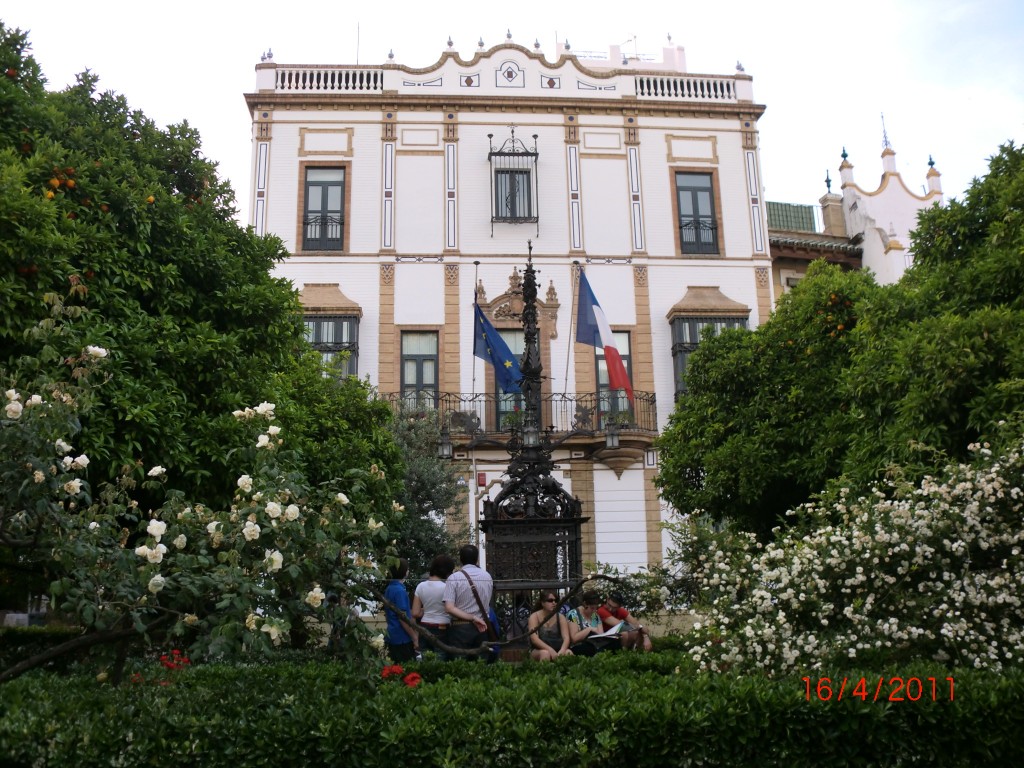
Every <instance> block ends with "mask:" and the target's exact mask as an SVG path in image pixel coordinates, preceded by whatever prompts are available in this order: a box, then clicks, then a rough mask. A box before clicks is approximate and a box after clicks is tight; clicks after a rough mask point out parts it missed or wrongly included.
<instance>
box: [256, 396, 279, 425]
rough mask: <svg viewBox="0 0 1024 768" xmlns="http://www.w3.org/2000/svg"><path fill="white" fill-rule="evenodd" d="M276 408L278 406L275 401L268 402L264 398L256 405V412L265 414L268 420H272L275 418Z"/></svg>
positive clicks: (261, 414)
mask: <svg viewBox="0 0 1024 768" xmlns="http://www.w3.org/2000/svg"><path fill="white" fill-rule="evenodd" d="M274 408H276V406H275V405H274V404H273V403H268V402H266V401H265V400H264V401H263V402H262V403H260V404H259V405H257V406H256V413H258V414H259V415H260V416H265V417H266V418H267V420H268V421H272V420H273V419H274Z"/></svg>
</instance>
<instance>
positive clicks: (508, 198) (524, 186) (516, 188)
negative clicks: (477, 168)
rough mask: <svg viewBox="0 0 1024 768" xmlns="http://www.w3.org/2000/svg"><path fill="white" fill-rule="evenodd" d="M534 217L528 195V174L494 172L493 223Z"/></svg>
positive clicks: (531, 202) (509, 171)
mask: <svg viewBox="0 0 1024 768" xmlns="http://www.w3.org/2000/svg"><path fill="white" fill-rule="evenodd" d="M535 217H536V214H535V213H534V211H533V196H532V195H531V194H530V172H529V171H513V170H497V171H495V172H494V219H495V221H524V220H531V219H533V218H535Z"/></svg>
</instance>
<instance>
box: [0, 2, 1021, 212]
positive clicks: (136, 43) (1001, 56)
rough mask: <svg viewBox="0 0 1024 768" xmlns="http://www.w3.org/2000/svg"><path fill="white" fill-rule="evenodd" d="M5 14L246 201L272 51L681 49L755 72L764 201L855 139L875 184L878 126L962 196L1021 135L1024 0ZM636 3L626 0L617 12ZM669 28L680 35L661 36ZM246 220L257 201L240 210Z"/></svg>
mask: <svg viewBox="0 0 1024 768" xmlns="http://www.w3.org/2000/svg"><path fill="white" fill-rule="evenodd" d="M8 5H9V7H8V8H7V9H5V10H0V19H2V20H3V22H4V23H5V24H6V25H7V26H9V27H19V28H21V29H23V30H28V31H29V33H30V36H29V39H30V41H31V43H32V54H33V55H34V56H35V58H36V60H37V61H38V62H39V64H40V66H41V67H42V70H43V73H44V75H45V76H46V78H47V80H48V83H49V87H50V88H51V89H54V90H59V89H61V88H63V87H64V86H66V85H67V84H69V83H72V82H74V78H75V75H76V73H79V72H82V71H83V70H85V69H89V70H91V71H92V72H94V73H95V74H96V75H98V76H99V78H100V80H99V86H98V87H99V88H100V89H101V90H112V91H116V92H118V93H121V94H123V95H124V96H125V97H126V98H127V100H128V103H129V104H130V105H131V106H132V107H133V108H137V109H141V110H142V111H143V112H144V113H145V114H146V115H147V116H148V117H150V118H151V119H153V120H154V121H155V122H156V123H157V124H159V125H161V126H166V125H169V124H173V123H179V122H182V121H188V122H189V124H191V125H192V126H193V127H195V128H197V129H198V130H199V132H200V135H201V136H202V140H203V153H204V154H205V155H206V157H208V158H209V159H211V160H214V161H216V162H217V163H218V164H219V168H220V173H221V176H222V177H226V178H228V179H229V180H230V181H231V183H232V186H233V187H234V188H235V191H236V194H237V196H238V203H239V208H240V210H241V211H243V212H247V210H248V202H249V201H248V186H249V175H250V158H251V139H250V136H251V120H250V116H249V112H248V109H247V107H246V105H245V100H244V97H243V94H244V93H246V92H251V91H253V90H254V89H255V82H256V75H255V69H254V68H255V66H256V64H258V63H259V61H260V56H261V54H263V53H264V52H265V51H267V50H268V49H272V50H273V54H274V60H275V61H276V62H277V63H278V64H355V63H359V64H376V63H384V62H385V61H386V60H387V56H388V53H389V51H394V54H395V62H396V63H398V64H404V65H407V66H410V67H417V68H422V67H428V66H430V65H432V64H433V63H435V62H436V61H437V60H438V58H439V57H440V55H441V53H442V52H443V51H444V50H445V49H446V46H447V41H448V39H449V37H451V39H452V40H453V41H454V44H455V45H454V47H455V50H457V51H458V52H459V53H460V54H461V55H462V56H463V58H466V59H468V58H470V57H472V55H473V54H474V53H475V52H476V50H477V41H478V40H480V39H483V41H484V44H485V46H486V47H487V48H490V47H491V46H493V45H497V44H498V43H501V42H504V41H505V36H506V33H507V32H511V34H512V38H513V41H514V42H516V43H519V44H521V45H525V46H526V47H528V48H531V49H532V47H533V43H534V41H535V40H536V41H539V42H540V43H541V49H542V51H544V52H545V54H546V55H547V56H548V58H549V60H552V61H553V60H555V59H556V58H557V55H558V53H559V52H561V46H562V45H563V44H564V42H565V41H566V40H568V41H569V42H570V43H571V45H572V48H573V50H574V51H576V52H581V51H594V52H602V53H603V55H605V56H606V55H607V51H608V47H609V46H610V45H621V46H622V48H623V51H626V52H629V53H639V54H641V55H643V54H653V55H654V56H655V57H656V58H658V59H660V58H661V49H662V47H663V46H665V45H669V44H671V45H673V46H676V45H678V46H682V47H683V48H684V49H685V52H686V62H687V69H688V71H689V72H691V73H696V74H725V75H727V74H732V73H734V72H735V71H736V65H737V62H740V63H742V65H743V68H744V70H745V71H746V73H747V74H748V75H751V76H752V77H753V88H754V99H755V101H756V102H757V103H760V104H764V105H766V107H767V109H766V111H765V113H764V115H763V116H762V118H761V119H760V121H759V123H758V129H759V132H760V141H761V164H762V175H763V183H764V187H765V196H766V199H768V200H773V201H777V202H788V203H804V204H815V203H817V201H818V198H819V197H821V195H823V194H824V193H825V183H824V180H825V174H826V171H827V172H828V173H829V175H830V176H831V178H832V179H833V180H834V181H835V183H834V184H833V191H838V190H839V184H838V176H839V172H838V166H839V163H840V162H841V158H840V153H841V152H842V151H843V149H844V148H845V149H846V151H847V153H848V154H849V160H850V162H851V163H853V165H854V178H855V181H856V183H857V184H858V185H859V186H860V187H861V188H863V189H865V190H867V191H873V190H874V189H875V188H876V187H877V186H878V181H879V179H880V176H881V172H882V165H881V159H880V154H881V151H882V149H883V147H884V145H883V118H882V115H883V114H884V127H885V134H884V135H885V136H887V137H888V140H889V142H890V144H891V146H892V148H893V149H894V150H895V151H896V166H897V170H898V171H899V172H900V173H901V175H902V177H903V180H904V181H905V182H906V183H907V186H908V187H909V188H910V189H911V190H913V191H916V192H918V193H922V192H923V187H924V185H925V184H926V179H925V173H926V172H927V170H928V167H927V163H928V158H929V156H931V157H933V158H934V160H935V167H936V169H937V170H939V171H940V172H941V173H942V188H943V192H944V193H945V196H946V199H947V200H948V199H949V198H950V197H962V195H963V192H964V191H965V190H966V188H967V187H968V186H969V184H970V182H971V180H972V179H973V178H974V177H977V176H982V175H984V174H985V172H986V170H987V159H988V158H989V157H990V156H991V155H992V154H994V153H995V152H996V150H997V149H998V147H999V146H1000V145H1001V144H1003V143H1005V142H1007V141H1009V140H1012V141H1014V142H1015V143H1016V144H1018V145H1020V144H1021V143H1024V55H1022V49H1024V3H1021V2H1020V0H976V1H973V2H972V1H971V0H860V2H858V3H847V4H838V3H822V2H821V1H820V0H781V1H780V2H774V3H767V2H764V0H757V1H756V2H751V1H750V0H732V1H731V2H728V3H714V2H712V3H708V2H700V3H696V2H692V0H675V1H674V2H668V0H660V1H659V2H651V1H650V0H633V2H631V3H627V4H624V3H621V2H619V1H618V0H591V2H587V3H551V2H550V0H545V2H535V0H521V1H520V2H516V3H481V2H474V3H463V2H460V1H457V0H449V2H446V3H433V4H430V3H423V2H417V3H413V2H410V0H392V1H391V2H388V3H376V4H372V3H371V4H364V3H360V4H353V3H342V2H335V3H319V2H302V1H301V0H299V1H298V2H293V3H282V2H279V1H278V2H265V1H264V0H250V1H249V2H247V3H244V4H243V3H222V2H210V3H205V4H195V3H184V4H177V3H175V4H166V3H159V4H156V3H139V2H137V0H133V2H123V0H106V1H105V2H102V3H80V2H70V1H69V0H53V1H52V2H49V3H17V4H13V3H12V4H8ZM624 8H628V9H629V11H630V12H629V13H628V14H626V13H623V9H624ZM668 35H671V40H672V42H671V43H668ZM242 218H243V220H245V219H246V218H247V213H243V216H242Z"/></svg>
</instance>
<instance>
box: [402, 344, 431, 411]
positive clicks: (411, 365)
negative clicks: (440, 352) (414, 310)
mask: <svg viewBox="0 0 1024 768" xmlns="http://www.w3.org/2000/svg"><path fill="white" fill-rule="evenodd" d="M402 400H404V401H405V406H406V407H407V408H411V409H414V410H424V409H433V408H437V332H436V331H403V332H402Z"/></svg>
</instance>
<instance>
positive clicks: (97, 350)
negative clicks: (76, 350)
mask: <svg viewBox="0 0 1024 768" xmlns="http://www.w3.org/2000/svg"><path fill="white" fill-rule="evenodd" d="M85 353H86V354H87V355H89V357H95V358H101V357H106V356H107V354H108V353H107V350H105V349H104V348H103V347H94V346H91V345H90V346H88V347H86V348H85Z"/></svg>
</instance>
